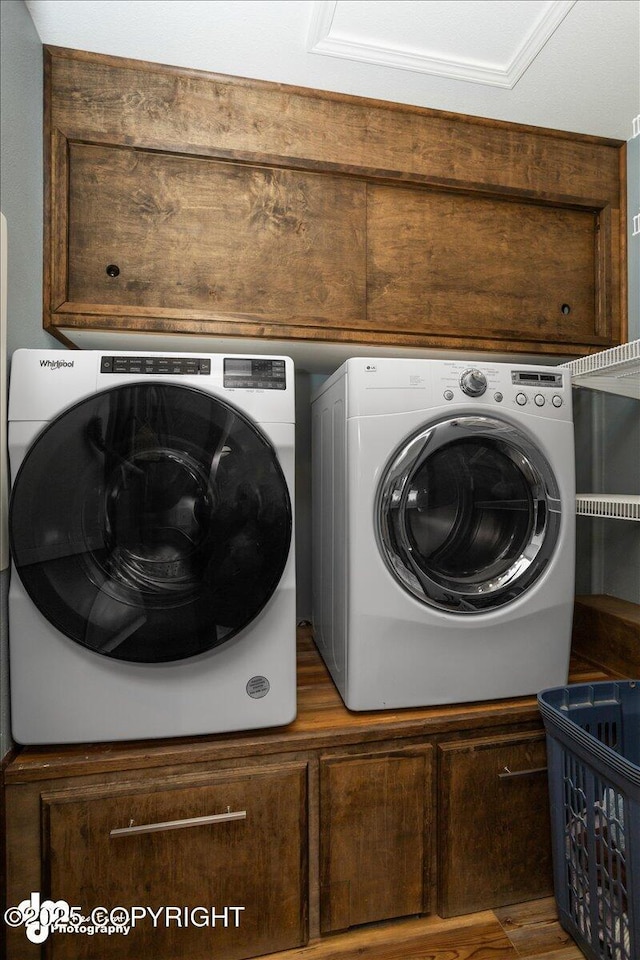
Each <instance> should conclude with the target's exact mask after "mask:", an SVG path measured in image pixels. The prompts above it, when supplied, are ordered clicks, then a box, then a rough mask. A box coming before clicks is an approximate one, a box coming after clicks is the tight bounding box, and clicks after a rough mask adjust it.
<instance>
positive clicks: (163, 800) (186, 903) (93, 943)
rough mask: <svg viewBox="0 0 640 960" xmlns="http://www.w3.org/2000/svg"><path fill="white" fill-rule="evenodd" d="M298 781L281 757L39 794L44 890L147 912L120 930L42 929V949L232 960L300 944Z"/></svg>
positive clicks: (303, 922)
mask: <svg viewBox="0 0 640 960" xmlns="http://www.w3.org/2000/svg"><path fill="white" fill-rule="evenodd" d="M306 783H307V771H306V764H304V763H288V764H286V765H282V766H276V767H273V766H272V767H263V768H253V769H251V770H245V771H242V772H239V773H236V772H234V771H225V772H222V773H216V774H210V775H209V776H200V777H194V776H191V777H176V778H174V779H173V780H171V779H167V780H164V781H157V782H153V781H151V782H149V781H147V782H140V783H139V784H136V783H131V782H130V783H128V784H124V783H121V784H114V785H112V786H111V788H108V789H107V788H98V787H86V788H85V789H84V790H83V788H82V786H80V785H78V786H77V787H75V788H74V789H72V790H68V791H66V792H58V793H52V794H50V795H49V796H46V795H44V796H43V798H42V804H43V843H44V851H43V852H44V862H45V871H44V891H45V894H46V896H47V897H50V898H51V899H52V900H53V901H56V900H66V901H67V902H68V903H70V904H71V905H74V906H75V905H78V906H80V907H81V911H82V915H83V916H90V914H91V912H92V910H93V909H94V908H96V907H104V908H105V909H106V911H107V912H111V911H112V910H113V909H115V908H123V909H124V911H125V914H126V913H127V912H128V911H131V908H132V907H142V908H144V907H148V908H151V910H152V911H153V916H155V917H156V919H155V920H154V919H153V916H152V915H151V914H149V913H147V914H146V915H144V916H142V917H139V918H138V920H137V922H136V923H135V926H134V927H132V928H131V930H130V932H129V933H127V935H123V934H117V933H112V934H111V935H110V936H108V935H106V934H100V933H96V934H95V935H94V936H82V935H73V934H70V933H55V934H52V935H51V937H50V938H49V942H48V944H47V947H48V949H49V953H48V954H47V956H48V957H49V958H50V960H110V958H113V960H140V958H141V957H154V958H156V960H174V958H176V957H188V958H189V960H198V958H203V960H204V958H207V960H210V958H211V957H214V956H215V957H216V960H240V958H244V957H254V956H257V955H259V954H262V953H269V952H272V951H275V950H284V949H287V948H289V947H296V946H299V945H301V944H303V943H304V942H305V941H306V938H307V893H306V890H307V878H306V862H307V857H306V822H307V813H306ZM212 817H213V818H217V817H220V819H210V818H212ZM130 828H133V829H130ZM136 829H138V830H139V831H140V832H135V831H136ZM113 831H116V833H114V832H113ZM118 831H123V832H118ZM167 907H169V908H171V912H170V913H169V914H168V915H167V913H166V908H167ZM239 907H242V908H243V909H242V910H238V909H232V908H239ZM158 911H159V912H158ZM214 915H216V916H217V919H216V916H214Z"/></svg>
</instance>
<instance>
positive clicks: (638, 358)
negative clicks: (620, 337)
mask: <svg viewBox="0 0 640 960" xmlns="http://www.w3.org/2000/svg"><path fill="white" fill-rule="evenodd" d="M561 366H562V367H563V368H564V369H565V370H569V371H570V372H571V383H572V384H573V385H574V386H576V387H588V388H589V389H590V390H602V391H604V392H605V393H616V394H618V395H619V396H624V397H633V398H635V399H636V400H640V340H631V341H630V342H629V343H622V344H620V346H618V347H612V348H611V349H610V350H602V351H601V352H600V353H594V354H592V355H591V356H589V357H580V358H579V359H578V360H570V361H569V362H568V363H563V364H561Z"/></svg>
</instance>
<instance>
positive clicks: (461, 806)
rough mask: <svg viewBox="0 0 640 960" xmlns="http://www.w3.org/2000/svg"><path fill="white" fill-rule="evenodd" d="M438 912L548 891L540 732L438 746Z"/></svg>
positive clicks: (546, 802) (448, 913) (445, 913)
mask: <svg viewBox="0 0 640 960" xmlns="http://www.w3.org/2000/svg"><path fill="white" fill-rule="evenodd" d="M438 760H439V784H438V794H439V823H438V865H439V877H438V913H439V914H440V915H441V916H443V917H452V916H457V915H459V914H463V913H472V912H474V911H476V910H484V909H488V908H491V907H499V906H504V905H505V904H508V903H519V902H521V901H523V900H534V899H536V898H538V897H545V896H549V895H550V894H551V893H552V892H553V880H552V871H551V838H550V826H549V795H548V786H547V772H546V747H545V738H544V734H543V733H538V732H536V731H534V732H526V733H514V734H508V735H505V736H504V737H501V738H499V739H496V738H484V739H477V740H460V741H457V742H455V743H446V744H441V745H440V746H439V757H438Z"/></svg>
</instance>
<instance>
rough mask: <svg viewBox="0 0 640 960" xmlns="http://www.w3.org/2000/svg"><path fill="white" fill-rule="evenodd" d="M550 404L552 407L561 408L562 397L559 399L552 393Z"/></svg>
mask: <svg viewBox="0 0 640 960" xmlns="http://www.w3.org/2000/svg"><path fill="white" fill-rule="evenodd" d="M551 403H552V404H553V405H554V407H561V406H562V397H559V396H558V394H557V393H554V395H553V396H552V397H551Z"/></svg>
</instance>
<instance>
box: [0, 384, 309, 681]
mask: <svg viewBox="0 0 640 960" xmlns="http://www.w3.org/2000/svg"><path fill="white" fill-rule="evenodd" d="M291 529H292V518H291V503H290V499H289V493H288V490H287V483H286V480H285V478H284V475H283V473H282V470H281V468H280V465H279V463H278V459H277V456H276V454H275V451H274V450H273V448H272V446H271V444H270V443H269V441H268V440H267V439H266V437H265V436H263V434H262V433H261V432H260V430H259V429H258V428H257V427H256V426H255V424H253V423H252V422H250V421H249V420H248V419H247V418H246V417H245V416H244V415H243V414H242V413H240V412H239V411H238V410H236V409H235V408H233V407H232V406H230V405H229V404H227V403H225V402H224V401H222V400H220V399H217V398H215V397H212V396H211V395H209V394H206V393H203V392H201V391H200V390H196V389H192V388H189V387H184V386H177V385H173V384H158V383H155V384H147V383H144V384H143V383H137V384H134V385H132V386H121V387H116V388H114V389H111V390H107V391H104V392H102V393H99V394H97V395H95V396H91V397H90V398H88V399H86V400H83V401H81V402H80V403H78V404H76V405H75V406H73V407H71V408H69V409H68V410H67V411H65V412H64V413H63V414H62V415H61V416H59V417H58V418H57V419H56V420H54V421H52V422H51V424H49V425H48V426H47V427H46V428H45V430H44V431H43V432H42V433H41V434H40V435H39V436H38V438H37V439H36V441H35V443H34V445H33V446H32V447H31V448H30V450H29V451H28V453H27V455H26V457H25V459H24V461H23V463H22V465H21V467H20V470H19V471H18V474H17V477H16V479H15V483H14V486H13V491H12V497H11V505H10V536H11V549H12V554H13V560H14V563H15V567H16V569H17V572H18V574H19V576H20V579H21V580H22V583H23V584H24V586H25V589H26V590H27V593H28V594H29V596H30V597H31V599H32V601H33V603H34V604H35V605H36V606H37V607H38V608H39V610H40V611H41V613H42V614H43V615H44V616H45V617H46V619H47V620H48V621H50V623H52V624H53V625H54V626H55V627H57V629H58V630H60V631H61V632H62V633H64V634H66V635H67V636H68V637H70V638H71V639H72V640H75V641H77V642H78V643H80V644H83V645H84V646H86V647H89V648H91V649H92V650H95V651H96V652H98V653H101V654H104V655H105V656H109V657H114V658H116V659H119V660H131V661H141V662H147V663H151V662H157V661H166V660H179V659H183V658H185V657H191V656H193V655H195V654H198V653H201V652H203V651H205V650H208V649H210V648H212V647H215V646H217V645H218V644H220V643H222V642H224V641H226V640H228V639H229V638H231V637H232V636H234V634H236V633H238V631H240V630H242V629H243V627H245V626H247V624H249V623H250V622H251V621H252V620H253V619H254V618H255V617H256V616H257V614H258V613H259V612H260V610H261V609H262V608H263V607H264V605H265V604H266V603H267V601H268V600H269V598H270V597H271V595H272V594H273V592H274V590H275V588H276V586H277V585H278V582H279V581H280V578H281V576H282V573H283V570H284V567H285V564H286V561H287V557H288V554H289V548H290V543H291Z"/></svg>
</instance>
